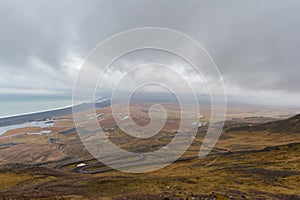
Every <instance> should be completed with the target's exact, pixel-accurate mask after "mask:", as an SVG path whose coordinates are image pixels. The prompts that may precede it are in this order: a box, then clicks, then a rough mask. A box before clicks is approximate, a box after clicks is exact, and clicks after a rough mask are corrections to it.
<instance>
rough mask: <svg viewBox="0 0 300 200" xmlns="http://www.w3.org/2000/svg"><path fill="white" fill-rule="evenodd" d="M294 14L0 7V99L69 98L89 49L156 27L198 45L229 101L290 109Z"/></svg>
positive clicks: (236, 7)
mask: <svg viewBox="0 0 300 200" xmlns="http://www.w3.org/2000/svg"><path fill="white" fill-rule="evenodd" d="M299 9H300V2H299V1H296V0H287V1H279V0H275V1H273V0H254V1H238V0H230V1H217V0H206V1H198V0H193V1H187V2H186V1H174V0H172V1H171V0H170V1H148V0H144V1H139V0H135V1H133V0H128V1H116V0H115V1H114V0H112V1H96V0H88V1H72V0H63V1H60V0H54V1H39V0H29V1H17V0H4V1H0V23H1V33H0V36H1V37H0V92H1V93H2V94H11V93H14V92H15V93H22V89H23V91H24V92H23V93H32V92H33V93H34V91H38V92H40V90H43V91H45V93H47V91H49V94H50V95H56V94H60V95H61V94H65V95H70V93H71V89H72V86H73V81H74V78H75V76H76V73H77V72H78V67H79V65H80V63H81V62H82V60H83V59H84V58H85V56H86V55H87V54H88V52H89V51H90V50H91V49H92V48H93V47H94V46H95V45H97V44H98V43H99V42H101V41H103V40H104V39H106V38H107V37H109V36H111V35H112V34H116V33H118V32H120V31H124V30H127V29H131V28H136V27H144V26H158V27H166V28H171V29H175V30H178V31H181V32H184V33H186V34H188V35H190V36H191V37H193V38H194V39H196V40H197V41H198V42H199V43H201V44H202V45H203V46H204V47H205V48H206V49H207V50H208V52H209V53H210V55H211V56H212V58H213V59H214V60H215V62H216V64H217V65H218V67H219V69H220V71H221V73H222V75H223V77H224V81H225V86H226V89H227V92H228V93H229V95H230V96H232V98H236V99H239V97H240V96H242V97H240V99H242V100H244V99H245V97H247V96H251V97H252V98H251V100H252V99H253V101H262V99H264V95H265V96H266V98H267V99H274V98H278V99H279V100H278V101H280V102H279V103H285V102H288V103H291V104H297V103H298V101H297V100H298V97H300V79H299V78H298V75H299V74H300V67H299V64H300V62H299V61H298V52H299V50H298V49H299V47H300V37H299V35H300V26H299V25H300V14H299ZM28 89H32V92H29V91H28ZM55 91H57V93H56V92H55ZM279 96H280V98H279Z"/></svg>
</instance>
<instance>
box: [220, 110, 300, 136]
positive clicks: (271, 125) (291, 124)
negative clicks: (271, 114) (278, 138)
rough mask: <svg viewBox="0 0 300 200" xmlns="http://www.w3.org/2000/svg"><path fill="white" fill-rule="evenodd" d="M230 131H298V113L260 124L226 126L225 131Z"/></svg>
mask: <svg viewBox="0 0 300 200" xmlns="http://www.w3.org/2000/svg"><path fill="white" fill-rule="evenodd" d="M232 131H248V132H254V131H266V132H271V133H288V134H292V133H300V114H298V115H296V116H294V117H291V118H288V119H284V120H277V121H272V122H267V123H261V124H250V125H242V126H237V127H227V129H226V132H232Z"/></svg>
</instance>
